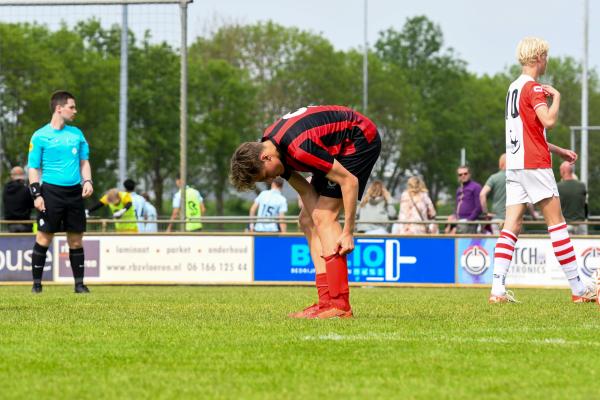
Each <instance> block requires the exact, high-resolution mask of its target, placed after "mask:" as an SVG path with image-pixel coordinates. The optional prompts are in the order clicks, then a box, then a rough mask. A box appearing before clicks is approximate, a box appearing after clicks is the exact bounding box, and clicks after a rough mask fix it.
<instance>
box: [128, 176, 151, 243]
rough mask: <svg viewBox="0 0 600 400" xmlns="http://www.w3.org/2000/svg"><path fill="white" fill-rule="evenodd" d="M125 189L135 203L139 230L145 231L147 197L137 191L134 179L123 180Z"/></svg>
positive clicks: (134, 209)
mask: <svg viewBox="0 0 600 400" xmlns="http://www.w3.org/2000/svg"><path fill="white" fill-rule="evenodd" d="M123 186H124V187H125V191H126V192H127V193H129V194H130V195H131V202H132V203H133V212H134V213H135V219H136V220H137V221H138V222H137V224H138V232H144V228H145V227H144V225H145V223H144V220H145V219H146V215H145V214H144V213H145V211H146V199H144V198H143V197H142V196H140V195H139V194H137V193H136V192H135V186H136V183H135V181H134V180H133V179H126V180H125V182H123Z"/></svg>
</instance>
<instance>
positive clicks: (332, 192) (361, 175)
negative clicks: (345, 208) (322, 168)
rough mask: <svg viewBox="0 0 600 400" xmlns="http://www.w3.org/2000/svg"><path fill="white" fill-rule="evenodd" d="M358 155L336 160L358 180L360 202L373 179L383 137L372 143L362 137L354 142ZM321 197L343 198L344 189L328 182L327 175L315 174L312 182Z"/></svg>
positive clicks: (377, 137) (378, 137) (340, 157)
mask: <svg viewBox="0 0 600 400" xmlns="http://www.w3.org/2000/svg"><path fill="white" fill-rule="evenodd" d="M354 146H355V148H356V153H354V154H350V155H347V156H339V157H336V158H335V159H336V160H337V161H338V162H339V163H340V164H342V165H343V166H344V168H346V169H347V170H348V171H349V172H350V173H351V174H352V175H354V176H355V177H356V178H358V200H360V199H361V198H362V195H363V193H364V192H365V188H366V186H367V182H368V181H369V178H370V177H371V171H373V167H374V166H375V163H376V162H377V159H378V158H379V153H381V136H379V133H377V136H376V137H375V139H373V141H372V142H371V143H369V142H367V139H366V138H364V137H361V138H359V139H357V140H356V141H355V142H354ZM310 183H311V184H312V185H313V187H314V188H315V190H316V191H317V193H318V194H319V195H320V196H326V197H333V198H336V199H341V198H342V188H341V187H340V185H338V184H337V183H335V182H332V181H330V180H328V179H327V178H326V177H325V175H322V174H315V175H314V176H313V178H312V180H311V181H310Z"/></svg>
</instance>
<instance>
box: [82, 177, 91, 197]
mask: <svg viewBox="0 0 600 400" xmlns="http://www.w3.org/2000/svg"><path fill="white" fill-rule="evenodd" d="M92 193H94V187H93V186H92V183H91V182H90V181H85V182H84V183H83V189H82V190H81V197H83V198H84V199H87V198H88V197H90V196H91V195H92Z"/></svg>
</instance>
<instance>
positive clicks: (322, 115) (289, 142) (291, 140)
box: [262, 106, 377, 175]
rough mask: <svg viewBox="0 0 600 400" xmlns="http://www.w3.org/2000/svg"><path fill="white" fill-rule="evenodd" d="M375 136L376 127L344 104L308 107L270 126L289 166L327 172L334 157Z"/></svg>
mask: <svg viewBox="0 0 600 400" xmlns="http://www.w3.org/2000/svg"><path fill="white" fill-rule="evenodd" d="M376 137H377V127H376V126H375V124H374V123H373V122H372V121H371V120H370V119H368V118H367V117H365V116H364V115H362V114H360V113H358V112H356V111H354V110H352V109H350V108H348V107H343V106H309V107H302V108H300V109H299V110H297V111H295V112H293V113H289V114H286V115H284V116H283V117H281V118H280V119H278V120H277V121H275V123H273V124H272V125H271V126H269V127H268V128H267V129H266V130H265V132H264V134H263V137H262V141H266V140H270V141H271V142H273V144H274V145H275V146H276V147H277V149H278V150H279V153H280V154H281V161H282V162H283V163H284V164H285V166H286V175H287V173H288V169H293V170H296V171H310V172H314V173H322V174H327V173H328V172H329V171H330V170H331V168H332V167H333V162H334V160H335V159H336V158H339V157H343V156H349V155H352V154H355V153H356V152H357V150H359V149H357V146H365V145H368V144H369V143H371V142H372V141H373V140H374V139H375V138H376Z"/></svg>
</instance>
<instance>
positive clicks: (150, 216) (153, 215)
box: [142, 192, 158, 233]
mask: <svg viewBox="0 0 600 400" xmlns="http://www.w3.org/2000/svg"><path fill="white" fill-rule="evenodd" d="M142 197H143V198H144V200H146V202H145V203H144V219H145V220H146V223H145V224H144V230H143V231H142V232H151V233H155V232H158V223H157V222H156V220H157V219H158V213H157V212H156V207H154V206H153V205H152V203H151V202H150V195H149V194H148V193H146V192H144V193H142Z"/></svg>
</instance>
